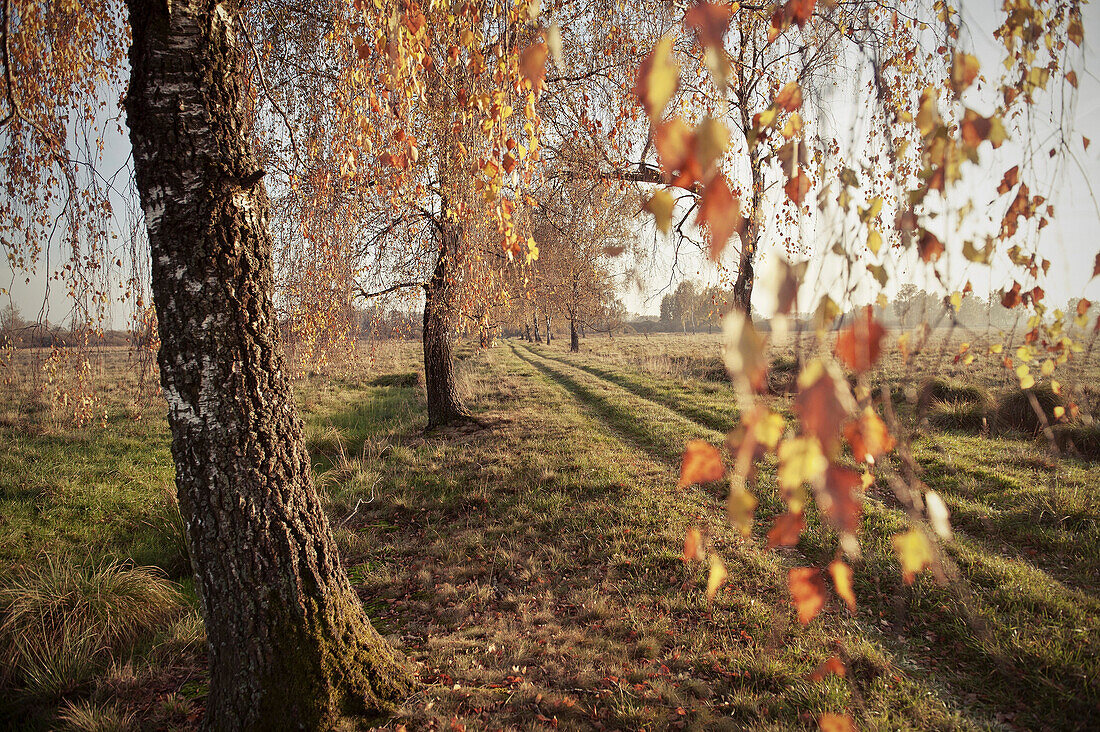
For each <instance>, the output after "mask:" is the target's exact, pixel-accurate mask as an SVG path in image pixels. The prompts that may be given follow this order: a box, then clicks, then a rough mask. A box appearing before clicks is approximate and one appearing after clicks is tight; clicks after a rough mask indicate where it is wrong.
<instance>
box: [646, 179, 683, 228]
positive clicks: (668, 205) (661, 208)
mask: <svg viewBox="0 0 1100 732" xmlns="http://www.w3.org/2000/svg"><path fill="white" fill-rule="evenodd" d="M675 207H676V200H675V199H674V198H673V197H672V194H671V193H669V192H668V190H666V189H664V188H661V189H659V190H658V191H656V192H655V193H654V194H653V195H652V196H650V197H649V200H647V201H646V202H645V206H644V208H645V210H646V211H648V212H650V213H651V214H653V218H654V219H655V220H656V222H657V228H658V229H660V230H661V233H662V234H667V233H668V232H669V229H670V228H671V227H672V211H673V209H674V208H675Z"/></svg>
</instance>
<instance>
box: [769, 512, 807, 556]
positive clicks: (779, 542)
mask: <svg viewBox="0 0 1100 732" xmlns="http://www.w3.org/2000/svg"><path fill="white" fill-rule="evenodd" d="M805 527H806V522H805V521H804V520H803V519H802V513H801V512H798V513H789V512H788V513H785V514H783V515H782V516H780V517H779V518H777V519H776V520H775V525H774V526H772V528H771V530H770V531H769V532H768V548H769V549H771V548H772V547H776V546H795V545H796V544H798V537H799V536H801V535H802V529H804V528H805Z"/></svg>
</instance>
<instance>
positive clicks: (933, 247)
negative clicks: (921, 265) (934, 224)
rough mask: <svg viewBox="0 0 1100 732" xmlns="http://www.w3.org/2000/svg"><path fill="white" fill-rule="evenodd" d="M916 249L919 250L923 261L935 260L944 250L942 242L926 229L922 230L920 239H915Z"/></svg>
mask: <svg viewBox="0 0 1100 732" xmlns="http://www.w3.org/2000/svg"><path fill="white" fill-rule="evenodd" d="M917 249H918V250H919V251H920V258H921V259H922V260H923V261H925V262H935V261H936V260H937V259H939V258H940V255H941V254H943V253H944V251H945V250H944V247H943V243H942V242H940V240H939V239H937V238H936V236H935V234H933V233H932V232H931V231H928V230H927V229H925V230H924V233H922V234H921V237H920V240H919V241H917Z"/></svg>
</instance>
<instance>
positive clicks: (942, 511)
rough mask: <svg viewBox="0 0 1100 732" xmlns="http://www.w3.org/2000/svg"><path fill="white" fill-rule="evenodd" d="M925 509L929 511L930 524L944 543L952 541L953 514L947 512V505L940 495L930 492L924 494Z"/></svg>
mask: <svg viewBox="0 0 1100 732" xmlns="http://www.w3.org/2000/svg"><path fill="white" fill-rule="evenodd" d="M924 507H925V509H926V510H927V511H928V522H929V523H930V524H932V530H933V531H935V532H936V535H937V536H939V537H940V538H941V539H943V540H944V541H951V521H950V518H951V513H950V512H949V511H948V510H947V504H945V503H944V502H943V499H942V498H940V496H939V494H938V493H936V492H935V491H928V492H927V493H925V494H924Z"/></svg>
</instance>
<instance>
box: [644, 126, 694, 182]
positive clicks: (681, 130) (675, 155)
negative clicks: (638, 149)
mask: <svg viewBox="0 0 1100 732" xmlns="http://www.w3.org/2000/svg"><path fill="white" fill-rule="evenodd" d="M653 144H654V145H655V146H656V148H657V154H658V155H659V156H660V157H661V165H663V166H664V168H665V172H666V173H669V174H671V173H672V172H673V171H676V170H682V169H684V168H685V167H686V163H687V162H688V156H689V155H690V154H691V150H692V147H693V144H692V134H691V129H690V128H689V127H688V126H687V125H686V124H684V120H682V119H680V117H678V116H677V117H672V118H671V119H669V120H668V121H666V122H662V123H661V124H659V125H657V126H656V127H655V128H654V130H653Z"/></svg>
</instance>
